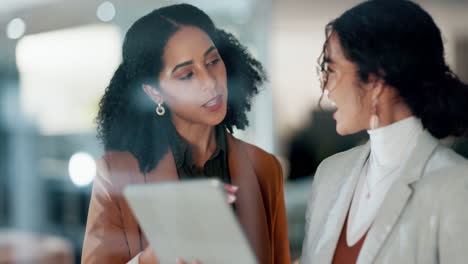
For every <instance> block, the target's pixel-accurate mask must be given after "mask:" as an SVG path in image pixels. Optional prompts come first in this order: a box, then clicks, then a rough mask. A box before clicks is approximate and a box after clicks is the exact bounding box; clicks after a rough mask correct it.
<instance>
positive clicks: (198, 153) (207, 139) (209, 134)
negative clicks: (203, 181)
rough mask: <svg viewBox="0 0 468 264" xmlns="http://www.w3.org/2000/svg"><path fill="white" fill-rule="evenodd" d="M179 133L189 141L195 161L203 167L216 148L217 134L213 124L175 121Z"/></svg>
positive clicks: (198, 165)
mask: <svg viewBox="0 0 468 264" xmlns="http://www.w3.org/2000/svg"><path fill="white" fill-rule="evenodd" d="M173 124H174V127H175V129H176V130H177V133H179V135H180V136H181V137H182V138H183V139H184V140H185V141H186V142H187V144H188V145H189V146H190V150H191V152H192V159H193V162H194V163H195V164H196V166H197V167H200V168H202V167H203V166H204V165H205V163H206V161H207V160H208V159H209V158H210V157H211V155H212V154H213V153H214V151H215V150H216V135H215V129H214V127H213V126H207V125H200V124H193V123H188V122H173Z"/></svg>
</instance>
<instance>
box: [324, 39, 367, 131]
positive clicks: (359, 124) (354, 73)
mask: <svg viewBox="0 0 468 264" xmlns="http://www.w3.org/2000/svg"><path fill="white" fill-rule="evenodd" d="M324 59H325V61H326V69H325V70H326V71H327V73H326V74H327V75H328V81H327V83H326V86H325V89H326V90H327V91H328V98H329V99H330V100H331V101H333V102H334V103H335V104H336V107H337V110H336V112H335V113H334V114H333V118H334V119H335V120H336V132H337V133H338V134H340V135H348V134H353V133H357V132H359V131H361V130H364V129H369V119H370V116H371V112H372V100H371V99H372V98H371V92H370V90H371V89H372V87H371V85H372V83H371V82H369V83H363V82H361V81H360V79H359V77H358V67H357V66H356V64H354V63H352V62H351V61H349V60H348V59H347V58H346V57H345V55H344V53H343V50H342V47H341V44H340V41H339V38H338V35H337V34H336V33H332V34H331V35H330V38H329V39H328V43H327V47H326V52H325V58H324Z"/></svg>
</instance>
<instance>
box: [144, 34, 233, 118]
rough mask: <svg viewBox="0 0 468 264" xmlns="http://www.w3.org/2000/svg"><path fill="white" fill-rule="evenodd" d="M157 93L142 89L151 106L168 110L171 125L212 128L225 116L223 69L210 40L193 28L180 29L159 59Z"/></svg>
mask: <svg viewBox="0 0 468 264" xmlns="http://www.w3.org/2000/svg"><path fill="white" fill-rule="evenodd" d="M162 61H163V68H162V70H161V72H160V74H159V89H154V88H152V87H148V86H144V87H143V88H144V90H145V92H146V93H147V94H148V95H149V96H150V97H151V98H152V99H153V101H154V102H155V103H164V104H165V105H166V106H167V107H169V109H170V110H171V119H172V121H173V123H174V124H181V122H182V123H184V124H199V125H208V126H215V125H217V124H219V123H220V122H221V121H223V119H224V118H225V116H226V111H227V97H228V90H227V76H226V67H225V65H224V62H223V60H222V58H221V56H220V55H219V53H218V50H217V49H216V47H215V46H214V44H213V42H212V40H211V39H210V37H209V36H208V35H207V34H206V33H205V32H204V31H202V30H200V29H198V28H196V27H190V26H184V27H181V29H180V30H179V31H177V32H176V33H175V34H174V35H172V37H171V38H169V40H168V42H167V44H166V47H165V50H164V54H163V57H162Z"/></svg>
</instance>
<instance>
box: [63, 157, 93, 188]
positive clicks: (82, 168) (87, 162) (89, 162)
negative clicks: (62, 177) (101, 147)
mask: <svg viewBox="0 0 468 264" xmlns="http://www.w3.org/2000/svg"><path fill="white" fill-rule="evenodd" d="M68 173H69V174H70V178H71V180H72V182H73V183H74V184H75V185H76V186H85V185H88V184H90V183H91V182H92V181H93V180H94V178H95V177H96V162H95V161H94V159H93V157H92V156H91V155H89V154H88V153H85V152H78V153H75V154H73V156H72V157H71V158H70V161H69V163H68Z"/></svg>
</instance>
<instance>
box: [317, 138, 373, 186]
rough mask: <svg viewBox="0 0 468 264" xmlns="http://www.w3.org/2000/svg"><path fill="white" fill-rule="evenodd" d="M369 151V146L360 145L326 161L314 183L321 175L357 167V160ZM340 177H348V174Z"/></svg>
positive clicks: (323, 162)
mask: <svg viewBox="0 0 468 264" xmlns="http://www.w3.org/2000/svg"><path fill="white" fill-rule="evenodd" d="M368 149H369V146H368V144H364V145H359V146H357V147H354V148H351V149H349V150H346V151H343V152H339V153H336V154H334V155H332V156H330V157H328V158H326V159H324V160H323V161H322V162H320V164H319V166H318V168H317V171H316V173H315V176H314V181H315V180H318V179H319V178H320V175H324V174H325V175H328V174H330V172H339V170H346V169H347V168H351V167H353V166H355V165H356V160H357V158H358V157H360V156H361V155H362V154H363V152H365V151H368ZM348 173H349V171H348ZM334 174H336V173H334ZM340 175H347V173H342V174H340Z"/></svg>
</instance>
